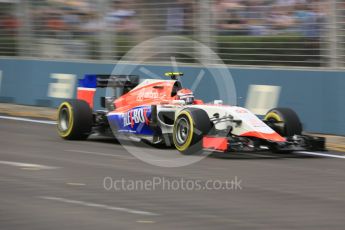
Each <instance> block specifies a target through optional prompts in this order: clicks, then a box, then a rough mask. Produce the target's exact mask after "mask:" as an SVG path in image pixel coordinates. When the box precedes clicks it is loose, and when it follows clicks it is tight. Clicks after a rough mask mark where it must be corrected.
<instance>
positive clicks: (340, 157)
mask: <svg viewBox="0 0 345 230" xmlns="http://www.w3.org/2000/svg"><path fill="white" fill-rule="evenodd" d="M296 153H301V154H306V155H312V156H320V157H332V158H339V159H345V155H335V154H327V153H316V152H306V151H300V152H296Z"/></svg>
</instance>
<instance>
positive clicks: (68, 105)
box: [57, 100, 92, 140]
mask: <svg viewBox="0 0 345 230" xmlns="http://www.w3.org/2000/svg"><path fill="white" fill-rule="evenodd" d="M91 129H92V110H91V108H90V106H89V104H88V103H86V102H85V101H82V100H70V101H65V102H63V103H61V105H60V106H59V108H58V120H57V130H58V134H59V136H60V137H62V138H64V139H66V140H85V139H87V138H88V136H89V135H90V133H91Z"/></svg>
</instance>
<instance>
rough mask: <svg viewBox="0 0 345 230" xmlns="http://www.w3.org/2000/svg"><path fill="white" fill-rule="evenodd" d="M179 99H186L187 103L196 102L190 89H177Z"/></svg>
mask: <svg viewBox="0 0 345 230" xmlns="http://www.w3.org/2000/svg"><path fill="white" fill-rule="evenodd" d="M177 99H178V100H183V101H185V102H186V104H187V105H190V104H193V103H194V95H193V92H192V91H191V90H189V89H181V90H179V91H177Z"/></svg>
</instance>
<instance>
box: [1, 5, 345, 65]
mask: <svg viewBox="0 0 345 230" xmlns="http://www.w3.org/2000/svg"><path fill="white" fill-rule="evenodd" d="M168 35H169V36H171V35H173V36H184V37H186V38H189V39H193V40H196V41H200V42H201V43H203V44H205V45H207V46H208V47H210V48H211V49H212V50H214V51H215V52H216V53H217V54H218V55H219V57H220V58H221V59H222V60H223V62H224V63H225V64H228V65H255V66H283V67H291V66H292V67H322V68H332V69H344V68H345V0H259V1H253V0H159V1H158V0H97V1H91V0H84V1H81V0H72V1H71V0H70V1H67V0H11V1H9V0H8V1H6V0H2V1H0V56H20V57H29V58H49V59H61V60H66V59H67V60H100V61H117V60H120V59H121V58H122V57H123V56H124V55H125V54H126V53H127V52H128V51H129V50H130V49H131V48H133V47H134V46H136V45H138V44H140V43H141V42H143V41H146V40H148V39H151V38H155V37H159V36H168ZM170 38H171V37H170ZM167 39H169V37H168V38H167ZM157 45H159V44H157ZM165 45H166V44H165ZM166 46H168V47H164V48H166V49H162V52H167V55H160V56H159V55H158V56H157V55H156V56H152V57H151V55H150V53H143V54H142V55H144V56H145V55H146V56H148V57H150V59H147V60H145V62H155V63H157V62H170V59H169V57H170V56H171V55H174V52H177V53H178V51H179V49H181V47H182V48H183V45H182V46H181V47H179V46H178V47H176V43H173V42H172V43H167V45H166ZM189 48H190V50H189V53H190V55H189V56H181V55H178V54H176V55H175V56H176V59H177V61H178V62H182V63H185V64H194V63H195V62H196V61H195V58H193V57H194V54H198V53H199V52H201V51H200V50H197V49H196V48H195V47H189ZM147 52H150V51H147ZM205 58H206V59H207V58H212V57H208V56H207V55H206V56H205ZM206 61H209V62H210V63H212V60H206Z"/></svg>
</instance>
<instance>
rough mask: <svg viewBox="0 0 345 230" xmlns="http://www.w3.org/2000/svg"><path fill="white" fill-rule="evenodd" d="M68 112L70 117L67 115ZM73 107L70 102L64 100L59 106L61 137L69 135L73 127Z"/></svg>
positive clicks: (58, 127) (58, 126)
mask: <svg viewBox="0 0 345 230" xmlns="http://www.w3.org/2000/svg"><path fill="white" fill-rule="evenodd" d="M67 114H68V119H66V117H65V116H67ZM73 123H74V121H73V108H72V105H71V104H70V103H69V102H63V103H62V104H61V105H60V106H59V108H58V122H57V129H58V133H59V135H60V136H61V137H67V136H69V135H70V134H71V132H72V129H73Z"/></svg>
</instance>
